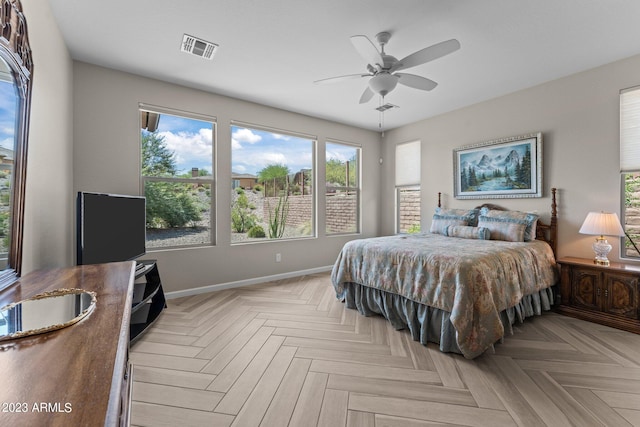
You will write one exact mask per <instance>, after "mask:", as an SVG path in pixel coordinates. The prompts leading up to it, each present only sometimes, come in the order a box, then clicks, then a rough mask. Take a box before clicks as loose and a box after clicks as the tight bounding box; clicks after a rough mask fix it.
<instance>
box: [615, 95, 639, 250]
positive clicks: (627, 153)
mask: <svg viewBox="0 0 640 427" xmlns="http://www.w3.org/2000/svg"><path fill="white" fill-rule="evenodd" d="M620 171H621V173H622V193H623V194H622V196H623V197H622V200H624V206H623V207H622V209H621V217H622V218H621V222H622V225H623V227H624V229H625V231H626V232H627V236H625V237H624V238H623V239H622V243H623V244H621V245H620V247H621V252H622V253H621V256H622V257H625V258H636V259H640V252H638V250H637V249H636V248H635V247H634V245H636V246H638V247H639V248H640V87H634V88H631V89H625V90H623V91H621V92H620Z"/></svg>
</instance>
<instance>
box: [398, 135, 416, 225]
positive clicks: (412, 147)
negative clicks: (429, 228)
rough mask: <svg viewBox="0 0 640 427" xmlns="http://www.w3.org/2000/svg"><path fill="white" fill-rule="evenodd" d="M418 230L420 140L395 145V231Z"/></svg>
mask: <svg viewBox="0 0 640 427" xmlns="http://www.w3.org/2000/svg"><path fill="white" fill-rule="evenodd" d="M419 231H420V141H414V142H408V143H404V144H398V145H397V146H396V232H397V233H417V232H419Z"/></svg>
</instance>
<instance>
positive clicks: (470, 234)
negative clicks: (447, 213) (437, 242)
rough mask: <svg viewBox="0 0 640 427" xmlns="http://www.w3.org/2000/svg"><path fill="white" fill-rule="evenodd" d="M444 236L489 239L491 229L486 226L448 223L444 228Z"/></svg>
mask: <svg viewBox="0 0 640 427" xmlns="http://www.w3.org/2000/svg"><path fill="white" fill-rule="evenodd" d="M444 235H445V236H450V237H460V238H463V239H480V240H489V239H490V238H491V231H490V230H489V229H488V228H486V227H471V226H470V225H449V226H447V228H446V229H445V233H444Z"/></svg>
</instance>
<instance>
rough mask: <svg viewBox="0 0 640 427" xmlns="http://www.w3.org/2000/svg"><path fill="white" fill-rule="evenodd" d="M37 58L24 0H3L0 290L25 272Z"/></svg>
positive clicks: (0, 1) (0, 33)
mask: <svg viewBox="0 0 640 427" xmlns="http://www.w3.org/2000/svg"><path fill="white" fill-rule="evenodd" d="M32 84H33V59H32V54H31V48H30V46H29V37H28V34H27V21H26V18H25V16H24V13H23V12H22V4H21V3H20V0H0V290H2V289H3V288H5V287H7V286H9V285H10V284H12V283H13V282H15V281H16V279H17V278H18V277H19V276H20V273H21V268H22V237H23V230H24V200H25V185H26V178H27V146H28V139H29V117H30V110H31V108H30V107H31V88H32Z"/></svg>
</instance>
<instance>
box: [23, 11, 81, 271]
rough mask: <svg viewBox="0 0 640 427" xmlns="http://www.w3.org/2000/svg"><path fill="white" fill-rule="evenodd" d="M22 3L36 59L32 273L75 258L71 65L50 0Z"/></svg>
mask: <svg viewBox="0 0 640 427" xmlns="http://www.w3.org/2000/svg"><path fill="white" fill-rule="evenodd" d="M22 5H23V10H24V13H25V16H26V18H27V26H28V32H29V41H30V43H31V49H32V50H33V63H34V76H33V96H32V99H31V125H30V128H29V153H28V160H27V189H26V193H27V194H26V200H25V231H24V253H23V258H24V262H23V273H28V272H29V271H32V270H35V269H39V268H46V267H54V266H66V265H72V264H73V263H74V257H73V252H72V251H73V229H74V212H75V211H74V205H73V199H74V196H73V193H72V189H73V185H72V182H73V181H72V180H73V134H72V121H73V110H72V104H71V103H72V90H73V84H72V77H73V74H72V73H73V68H72V61H71V58H70V56H69V52H68V51H67V48H66V46H65V44H64V41H63V39H62V36H61V34H60V31H59V29H58V27H57V25H56V23H55V21H54V19H53V16H52V15H51V9H50V7H49V2H46V1H42V0H23V1H22Z"/></svg>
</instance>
